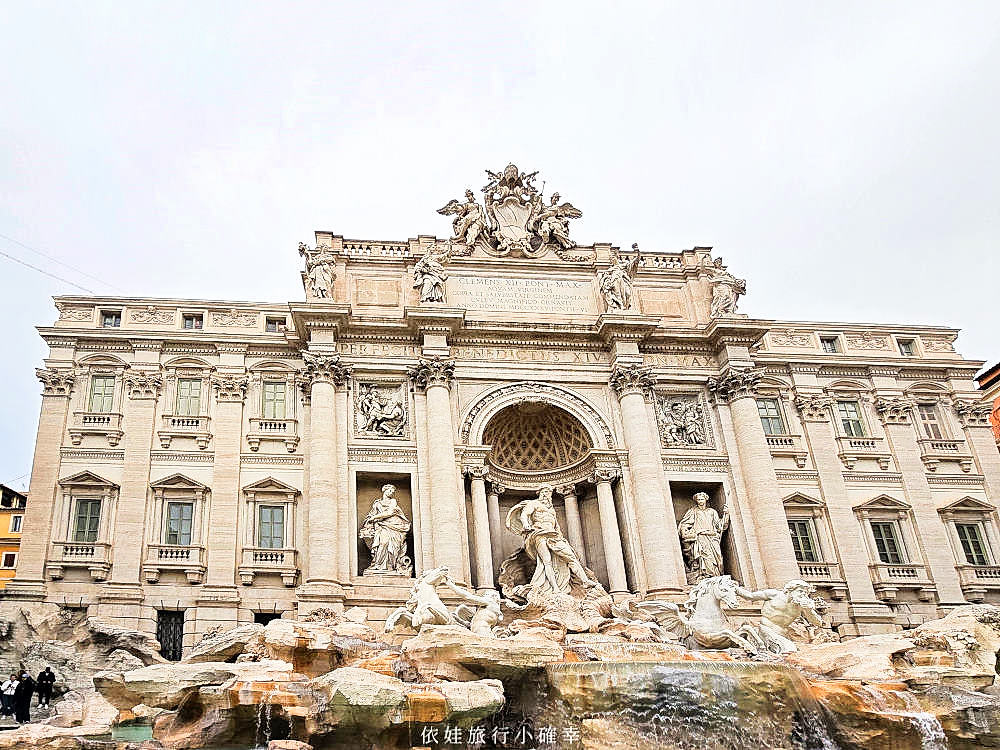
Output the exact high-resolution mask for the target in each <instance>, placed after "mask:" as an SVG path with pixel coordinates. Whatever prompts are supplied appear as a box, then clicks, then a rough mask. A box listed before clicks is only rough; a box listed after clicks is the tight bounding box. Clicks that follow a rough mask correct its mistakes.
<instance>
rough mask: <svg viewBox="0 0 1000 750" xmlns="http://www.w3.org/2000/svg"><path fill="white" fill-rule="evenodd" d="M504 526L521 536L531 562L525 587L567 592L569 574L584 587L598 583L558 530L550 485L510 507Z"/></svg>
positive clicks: (538, 591)
mask: <svg viewBox="0 0 1000 750" xmlns="http://www.w3.org/2000/svg"><path fill="white" fill-rule="evenodd" d="M506 526H507V528H508V529H509V530H510V531H512V532H514V533H515V534H518V535H519V536H521V537H522V538H523V539H524V552H525V553H527V555H528V557H530V558H531V559H532V560H534V562H535V570H534V573H533V575H532V576H531V579H530V581H529V582H528V584H527V586H526V587H525V588H526V589H528V590H530V591H532V593H535V594H538V593H546V592H551V593H555V594H568V593H569V592H570V588H571V585H570V584H571V578H572V577H573V576H576V578H577V579H578V580H579V581H580V582H581V583H582V584H583V585H584V586H585V587H587V588H590V587H591V586H595V585H599V584H598V582H597V581H596V580H594V579H593V578H592V577H591V575H590V574H589V573H588V572H587V570H586V569H585V568H584V567H583V565H582V564H581V563H580V560H579V558H577V556H576V552H574V551H573V547H571V546H570V543H569V542H568V541H567V540H566V537H565V536H563V534H562V531H561V530H560V529H559V523H558V521H557V519H556V512H555V509H554V508H553V507H552V487H550V486H548V485H543V486H542V487H540V488H539V490H538V497H537V498H531V499H528V500H522V501H521V502H519V503H518V504H517V505H515V506H514V507H513V508H511V509H510V511H509V512H508V513H507V520H506ZM518 554H520V551H519V552H518ZM506 562H507V561H505V563H506ZM519 588H520V587H519Z"/></svg>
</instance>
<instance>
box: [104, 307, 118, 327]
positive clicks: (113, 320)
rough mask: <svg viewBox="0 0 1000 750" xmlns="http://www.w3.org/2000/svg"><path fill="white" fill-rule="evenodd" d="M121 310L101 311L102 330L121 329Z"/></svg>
mask: <svg viewBox="0 0 1000 750" xmlns="http://www.w3.org/2000/svg"><path fill="white" fill-rule="evenodd" d="M121 325H122V311H121V310H101V328H121Z"/></svg>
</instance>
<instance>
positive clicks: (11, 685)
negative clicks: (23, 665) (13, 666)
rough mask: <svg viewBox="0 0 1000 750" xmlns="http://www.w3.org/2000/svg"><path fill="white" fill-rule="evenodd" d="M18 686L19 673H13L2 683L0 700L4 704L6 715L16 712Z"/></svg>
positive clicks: (4, 713)
mask: <svg viewBox="0 0 1000 750" xmlns="http://www.w3.org/2000/svg"><path fill="white" fill-rule="evenodd" d="M16 687H17V675H16V674H13V673H11V675H10V677H8V678H7V679H6V680H4V681H3V684H2V685H0V702H2V704H3V715H4V716H10V715H11V714H12V713H14V689H15V688H16Z"/></svg>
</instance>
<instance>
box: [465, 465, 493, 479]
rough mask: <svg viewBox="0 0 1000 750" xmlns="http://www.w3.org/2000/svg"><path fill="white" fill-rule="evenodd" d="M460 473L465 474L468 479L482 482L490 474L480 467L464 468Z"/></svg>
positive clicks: (485, 468) (486, 469)
mask: <svg viewBox="0 0 1000 750" xmlns="http://www.w3.org/2000/svg"><path fill="white" fill-rule="evenodd" d="M462 471H463V472H465V474H466V476H468V477H469V478H470V479H479V480H482V481H485V480H486V477H487V476H489V473H490V470H489V469H488V468H487V467H485V466H482V465H475V466H465V467H463V468H462Z"/></svg>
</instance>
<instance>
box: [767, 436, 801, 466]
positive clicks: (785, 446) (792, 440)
mask: <svg viewBox="0 0 1000 750" xmlns="http://www.w3.org/2000/svg"><path fill="white" fill-rule="evenodd" d="M766 437H767V446H768V448H770V449H771V455H772V456H773V457H774V458H791V459H792V460H793V461H795V466H796V468H799V469H802V468H804V467H805V465H806V463H807V461H808V460H809V451H808V450H806V446H805V443H804V442H803V440H802V436H801V435H767V436H766Z"/></svg>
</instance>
